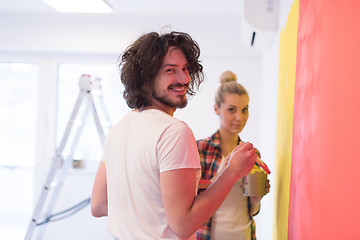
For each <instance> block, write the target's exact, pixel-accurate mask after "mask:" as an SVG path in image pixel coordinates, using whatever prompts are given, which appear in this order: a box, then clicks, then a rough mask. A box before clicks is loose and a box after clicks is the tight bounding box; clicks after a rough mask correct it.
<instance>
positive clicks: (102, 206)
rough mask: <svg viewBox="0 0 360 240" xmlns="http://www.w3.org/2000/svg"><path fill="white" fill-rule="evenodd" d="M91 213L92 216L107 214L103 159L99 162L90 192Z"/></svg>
mask: <svg viewBox="0 0 360 240" xmlns="http://www.w3.org/2000/svg"><path fill="white" fill-rule="evenodd" d="M91 214H92V215H93V216H94V217H103V216H107V215H108V202H107V183H106V168H105V162H104V161H101V162H100V165H99V168H98V171H97V173H96V177H95V182H94V186H93V189H92V193H91Z"/></svg>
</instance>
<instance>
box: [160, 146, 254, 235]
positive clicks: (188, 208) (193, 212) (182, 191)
mask: <svg viewBox="0 0 360 240" xmlns="http://www.w3.org/2000/svg"><path fill="white" fill-rule="evenodd" d="M255 158H256V154H255V150H254V149H253V148H252V144H250V143H247V144H245V145H243V146H238V147H237V148H236V149H234V151H233V153H232V156H231V157H230V161H229V164H228V165H227V166H226V168H225V169H224V171H222V173H221V175H220V176H219V177H218V178H217V179H216V181H215V182H214V183H213V184H211V186H210V187H209V188H208V189H206V190H205V191H204V192H202V193H201V194H200V195H198V196H196V195H195V193H196V185H197V184H196V169H188V168H186V169H177V170H172V171H165V172H163V173H161V174H160V184H161V193H162V197H163V202H164V207H165V212H166V217H167V220H168V223H169V226H170V228H171V230H172V231H173V233H175V234H176V235H177V236H178V237H180V238H188V237H190V236H191V235H192V234H194V233H195V232H196V230H197V229H198V228H199V227H200V226H201V225H202V224H203V223H204V222H206V221H207V220H208V219H209V218H210V217H211V216H212V215H213V214H214V213H215V211H216V210H217V209H218V208H219V206H220V205H221V204H222V202H223V201H224V199H225V198H226V196H227V195H228V193H229V192H230V190H231V188H232V186H233V185H234V183H235V182H236V181H237V180H238V179H239V178H241V177H243V176H245V175H247V174H248V173H249V172H250V171H251V169H252V167H253V166H254V163H255Z"/></svg>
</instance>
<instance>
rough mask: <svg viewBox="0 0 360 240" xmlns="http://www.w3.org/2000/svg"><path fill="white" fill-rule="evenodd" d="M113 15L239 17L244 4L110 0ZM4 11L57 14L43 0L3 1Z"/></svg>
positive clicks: (235, 0) (204, 0)
mask: <svg viewBox="0 0 360 240" xmlns="http://www.w3.org/2000/svg"><path fill="white" fill-rule="evenodd" d="M107 2H108V3H109V4H110V5H111V6H112V8H113V9H114V12H113V13H112V14H126V15H129V14H132V15H139V14H146V15H173V14H175V15H181V16H186V15H197V16H211V15H223V16H229V15H238V14H240V13H241V5H242V1H239V0H221V1H218V0H182V1H166V0H152V1H150V0H107ZM0 12H33V13H55V11H54V10H53V9H52V8H51V7H49V6H48V5H46V4H45V3H44V2H43V1H42V0H0Z"/></svg>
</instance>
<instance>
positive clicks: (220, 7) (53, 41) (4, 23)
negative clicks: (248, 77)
mask: <svg viewBox="0 0 360 240" xmlns="http://www.w3.org/2000/svg"><path fill="white" fill-rule="evenodd" d="M107 1H108V3H109V4H110V5H111V6H112V7H113V9H114V11H113V12H112V13H110V14H84V13H83V14H74V13H72V14H66V13H59V12H56V11H55V10H54V9H52V8H51V7H49V6H48V5H47V4H45V3H44V2H43V1H42V0H0V32H2V33H3V34H2V37H1V38H0V51H13V50H15V51H35V52H37V51H41V52H51V51H53V52H97V53H114V52H116V53H118V52H119V51H121V50H122V49H124V48H125V47H126V46H127V45H128V44H129V43H131V42H132V41H133V40H135V39H136V38H137V37H138V36H140V35H141V34H143V33H145V32H148V31H157V32H158V31H161V30H162V29H163V28H164V27H165V30H166V28H169V29H170V30H174V31H184V32H188V33H189V34H190V35H191V36H192V37H194V39H195V40H196V41H197V42H198V43H199V45H200V48H201V49H202V52H203V53H205V54H209V55H212V56H219V55H220V56H223V55H227V56H230V57H243V56H245V57H259V56H260V54H261V53H260V52H259V51H258V50H257V49H254V48H251V47H250V46H249V44H248V45H247V44H245V43H244V42H243V41H242V39H241V36H242V35H241V21H242V17H241V15H242V4H243V0H221V1H219V0H182V1H166V0H152V1H150V0H107ZM4 33H5V34H4ZM249 39H250V38H249Z"/></svg>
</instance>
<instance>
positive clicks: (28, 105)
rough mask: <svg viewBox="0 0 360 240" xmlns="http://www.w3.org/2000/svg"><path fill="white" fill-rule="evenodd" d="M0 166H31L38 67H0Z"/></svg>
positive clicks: (33, 146)
mask: <svg viewBox="0 0 360 240" xmlns="http://www.w3.org/2000/svg"><path fill="white" fill-rule="evenodd" d="M0 83H1V87H0V116H1V120H0V121H1V124H0V132H1V134H0V145H1V146H2V147H1V148H0V156H1V158H0V165H10V166H15V165H18V166H34V164H35V143H36V117H37V113H36V109H37V88H38V85H37V83H38V66H37V65H36V64H28V63H0Z"/></svg>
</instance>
